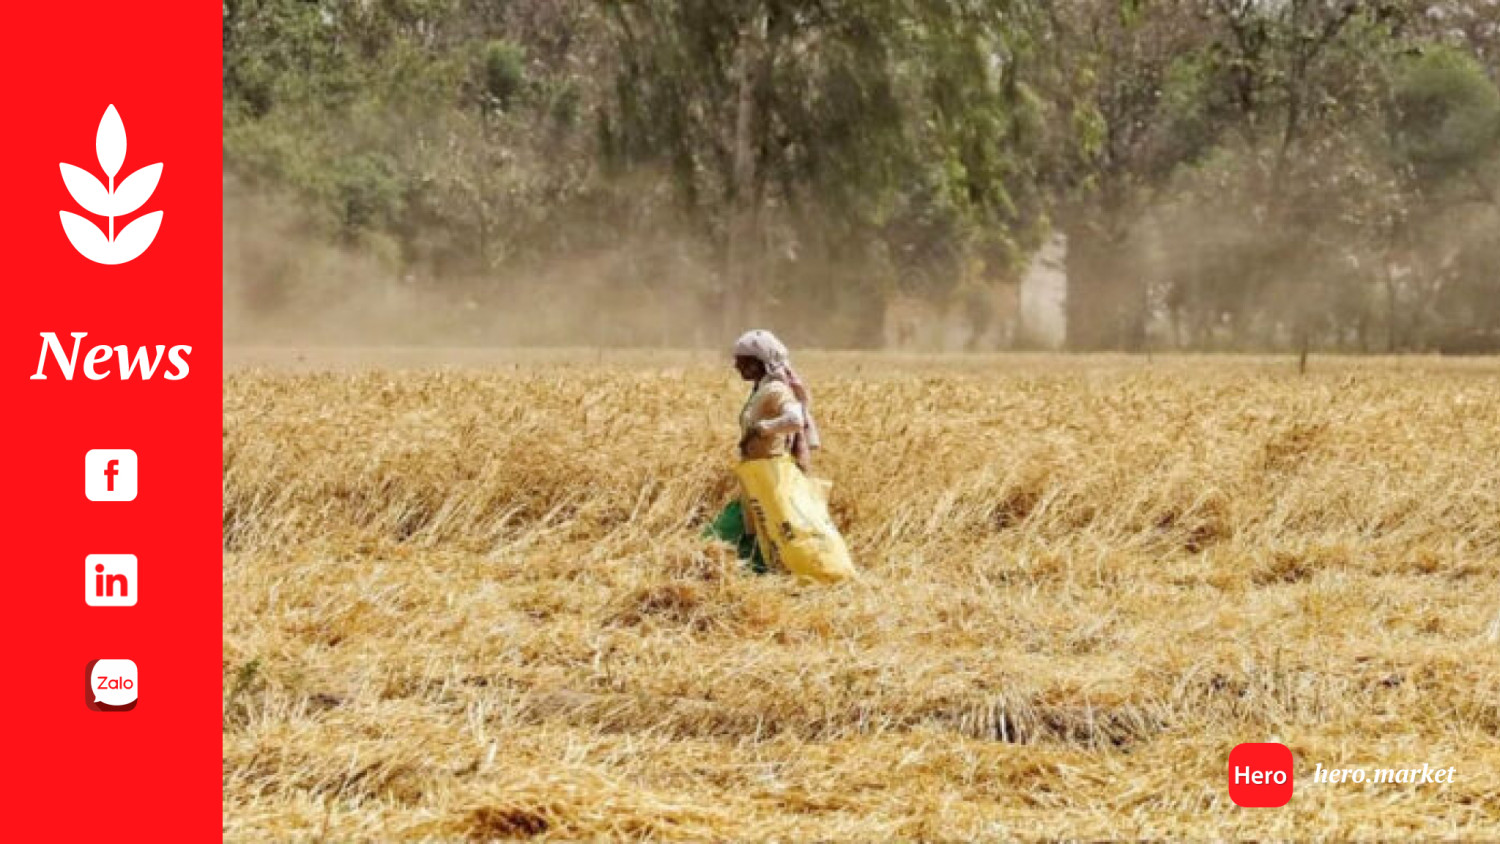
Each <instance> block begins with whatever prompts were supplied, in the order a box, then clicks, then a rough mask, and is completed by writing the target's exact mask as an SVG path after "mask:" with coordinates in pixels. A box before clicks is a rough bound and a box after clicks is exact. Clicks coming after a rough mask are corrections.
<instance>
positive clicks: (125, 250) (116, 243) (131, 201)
mask: <svg viewBox="0 0 1500 844" xmlns="http://www.w3.org/2000/svg"><path fill="white" fill-rule="evenodd" d="M94 151H95V152H96V153H97V154H98V156H99V167H100V169H102V170H103V171H104V175H105V176H107V177H109V186H108V187H105V185H104V183H102V182H100V181H99V179H98V178H97V177H95V176H94V174H92V173H90V172H89V171H87V170H84V169H83V168H81V167H74V166H73V165H71V164H59V165H58V167H59V168H60V169H61V170H62V178H63V184H64V185H66V186H67V188H68V193H70V194H72V196H73V201H74V202H77V203H78V204H79V205H81V206H83V210H85V211H87V212H89V213H90V214H95V215H98V216H100V217H108V218H109V234H108V236H106V235H105V233H104V232H102V231H100V230H99V227H98V226H97V225H95V224H94V223H92V222H90V221H88V220H86V219H84V218H83V217H80V216H79V215H77V214H70V213H68V212H67V211H59V212H58V214H59V216H60V217H61V219H62V227H63V231H64V232H65V233H66V234H67V235H68V241H69V242H71V243H72V244H73V248H74V249H77V250H78V252H79V254H81V255H83V257H85V258H87V259H89V260H90V261H93V262H94V263H96V264H123V263H125V262H126V261H133V260H135V259H136V258H138V257H140V255H141V253H142V252H145V251H146V249H147V247H149V246H150V245H151V242H152V241H153V240H155V239H156V232H157V230H158V229H160V228H161V217H162V212H160V211H153V212H151V213H150V214H144V215H142V216H140V217H137V218H136V219H134V220H132V221H131V222H130V225H128V226H126V227H125V229H124V230H123V231H121V232H120V234H119V236H116V235H115V218H116V217H124V216H126V215H127V214H133V213H135V212H136V211H137V210H139V209H140V207H141V206H142V205H145V204H146V200H148V199H150V198H151V194H152V193H154V192H155V191H156V184H157V182H159V181H161V170H162V165H161V164H160V163H157V164H152V165H151V166H149V167H142V168H141V169H139V170H137V171H135V172H134V173H131V174H130V175H129V176H127V177H125V181H124V182H121V183H120V186H119V187H118V188H116V187H115V174H116V173H118V172H120V166H121V165H122V164H124V163H125V124H124V123H123V122H122V121H121V120H120V113H119V112H118V111H115V107H114V106H113V105H111V106H110V107H109V108H107V109H105V110H104V116H103V117H102V118H100V119H99V131H98V132H97V133H96V134H95V135H94Z"/></svg>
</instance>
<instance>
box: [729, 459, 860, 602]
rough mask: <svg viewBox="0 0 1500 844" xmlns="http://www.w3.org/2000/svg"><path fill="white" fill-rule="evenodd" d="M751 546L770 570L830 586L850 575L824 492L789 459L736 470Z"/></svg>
mask: <svg viewBox="0 0 1500 844" xmlns="http://www.w3.org/2000/svg"><path fill="white" fill-rule="evenodd" d="M734 473H735V474H736V475H738V476H739V479H740V487H741V489H742V490H743V491H744V496H745V510H746V512H748V513H749V514H750V518H751V519H753V520H754V522H755V541H756V542H757V543H758V544H759V545H760V553H761V556H762V557H764V558H765V559H766V561H767V562H768V563H770V564H771V566H772V567H773V568H775V567H778V566H779V567H781V568H783V569H785V570H787V571H789V572H791V573H792V574H795V575H798V576H800V577H807V578H811V579H813V580H820V581H823V582H825V583H835V582H837V581H840V580H845V579H848V578H851V577H853V576H854V563H853V561H851V560H850V559H849V548H848V546H846V545H845V544H844V537H842V536H840V535H839V531H838V528H836V527H834V525H833V519H831V518H829V516H828V500H827V488H826V486H823V485H820V484H821V483H826V482H819V481H816V480H813V479H812V478H809V477H807V476H806V475H804V474H802V470H801V469H798V468H797V464H796V463H795V462H793V460H792V458H790V457H773V458H770V459H767V460H745V461H742V462H741V463H740V464H739V465H738V466H736V467H735V469H734Z"/></svg>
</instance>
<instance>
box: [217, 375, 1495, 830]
mask: <svg viewBox="0 0 1500 844" xmlns="http://www.w3.org/2000/svg"><path fill="white" fill-rule="evenodd" d="M229 357H230V364H229V367H228V371H227V373H226V376H225V384H224V391H225V396H224V404H225V412H224V428H225V431H224V461H225V468H224V594H225V598H224V631H225V632H224V829H225V837H226V839H227V840H231V841H245V842H250V841H257V842H258V841H490V840H507V839H535V840H578V839H605V838H608V839H637V840H724V841H728V840H735V841H767V840H780V841H789V840H809V839H818V840H839V841H873V840H887V839H905V840H919V839H920V840H960V839H962V840H972V839H1009V838H1015V837H1021V838H1041V837H1049V838H1050V837H1077V838H1101V837H1110V838H1142V837H1148V838H1180V837H1192V838H1204V837H1236V838H1240V837H1255V838H1284V837H1298V838H1302V837H1311V836H1326V837H1338V838H1345V837H1359V838H1393V837H1398V836H1400V837H1404V836H1407V835H1413V834H1418V835H1424V836H1433V837H1444V838H1452V837H1457V838H1467V839H1494V838H1497V837H1500V362H1497V361H1495V360H1469V361H1459V362H1452V361H1444V360H1439V359H1364V360H1355V359H1325V360H1319V359H1315V360H1314V362H1313V366H1312V368H1311V370H1310V372H1309V373H1308V374H1307V375H1306V376H1304V377H1299V376H1298V375H1297V373H1296V367H1295V362H1292V361H1288V360H1285V359H1261V358H1227V357H1224V358H1220V357H1207V356H1205V357H1180V358H1167V359H1163V358H1156V359H1152V360H1148V359H1145V358H1128V357H1085V358H1066V357H1061V356H1027V355H1011V356H989V357H973V358H962V357H946V358H945V357H934V358H920V357H903V356H897V355H889V354H887V355H882V354H852V353H851V354H809V355H803V356H800V358H799V364H800V368H801V369H802V371H803V375H804V377H805V378H806V380H807V381H808V382H809V385H810V386H811V387H812V389H813V390H814V395H815V399H816V402H817V405H816V409H817V411H818V414H819V421H820V424H821V426H822V428H823V431H824V438H825V447H824V451H823V452H822V453H821V454H820V455H819V456H818V459H817V464H816V469H817V473H818V474H820V475H822V476H825V477H828V478H831V479H832V480H833V482H834V488H833V494H832V507H833V511H834V515H835V518H836V520H837V521H838V522H839V524H840V525H841V526H843V528H844V531H845V535H846V537H847V539H848V541H849V544H850V548H851V551H852V552H853V554H854V557H855V559H856V562H857V564H858V565H859V566H860V568H861V577H860V579H859V580H858V581H857V582H854V583H849V584H844V585H841V586H837V587H832V588H829V587H812V586H805V585H799V584H797V583H795V582H793V581H791V580H789V579H787V578H785V577H777V576H754V575H750V574H747V573H745V572H743V571H742V570H741V569H740V567H739V565H738V563H737V562H736V561H735V560H734V558H733V556H732V554H731V553H729V552H728V551H727V550H725V549H723V548H721V547H719V546H716V545H715V544H713V543H711V542H709V541H706V540H703V539H701V538H699V530H700V528H701V526H702V524H703V523H704V521H705V520H706V519H707V518H708V517H709V516H710V515H711V514H712V513H714V512H716V511H717V509H718V508H719V507H720V506H721V505H722V504H723V503H724V502H725V500H726V499H727V498H728V496H729V495H730V494H731V492H732V485H731V475H730V466H731V460H732V458H733V448H734V444H735V442H736V440H737V435H736V434H737V432H736V427H735V424H736V423H735V419H736V414H737V412H738V410H739V406H740V404H741V402H742V401H743V399H744V389H745V388H744V386H743V385H742V384H741V383H740V382H738V381H737V380H736V378H735V376H734V374H733V372H732V371H731V370H730V368H729V366H728V360H727V358H725V357H723V356H714V355H708V354H697V355H691V354H685V353H675V354H666V353H663V354H650V353H645V352H637V353H614V354H601V353H593V352H571V353H509V354H505V353H481V352H464V353H460V352H452V353H441V352H425V353H424V352H412V353H404V354H403V353H400V352H389V353H380V354H372V353H361V352H342V353H339V352H320V353H307V354H291V353H263V352H253V351H251V352H244V353H240V354H235V353H231V354H230V355H229ZM1267 740H1275V741H1281V742H1284V743H1285V744H1287V745H1288V746H1290V747H1291V748H1292V750H1293V752H1294V753H1295V754H1296V759H1297V769H1296V776H1297V790H1296V794H1295V795H1294V797H1293V798H1292V801H1291V803H1290V804H1289V805H1288V806H1286V807H1284V808H1281V809H1241V808H1238V807H1236V806H1234V805H1233V804H1232V803H1231V802H1230V801H1229V799H1228V796H1227V793H1226V788H1225V771H1226V758H1227V755H1228V752H1229V750H1230V748H1232V747H1233V746H1234V745H1235V744H1237V743H1240V742H1246V741H1267ZM1424 763H1428V764H1431V765H1432V766H1433V767H1439V766H1442V767H1448V766H1452V767H1454V768H1455V769H1456V770H1455V774H1454V782H1453V783H1452V784H1443V785H1407V784H1401V785H1389V784H1381V785H1374V784H1353V783H1343V784H1319V783H1313V782H1312V771H1313V769H1314V767H1315V766H1316V765H1318V764H1321V765H1323V766H1324V767H1325V768H1327V767H1372V768H1373V767H1411V766H1415V767H1418V768H1420V767H1421V766H1422V765H1423V764H1424Z"/></svg>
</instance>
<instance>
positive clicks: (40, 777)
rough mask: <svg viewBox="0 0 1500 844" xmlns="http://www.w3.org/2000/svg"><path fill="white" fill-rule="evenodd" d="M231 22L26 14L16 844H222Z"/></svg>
mask: <svg viewBox="0 0 1500 844" xmlns="http://www.w3.org/2000/svg"><path fill="white" fill-rule="evenodd" d="M220 14H221V6H220V4H218V3H209V2H201V1H200V2H180V3H156V4H143V3H120V2H81V3H65V4H17V5H13V6H11V7H8V8H7V9H6V26H5V30H4V32H5V34H4V36H3V38H4V42H5V44H4V49H0V63H3V66H4V74H3V78H5V79H6V80H8V84H7V85H6V93H7V96H6V98H5V103H4V110H5V117H4V120H3V122H0V145H3V148H4V155H3V157H0V167H3V173H4V177H3V180H0V183H3V184H4V186H5V190H4V191H3V192H0V198H3V201H0V244H3V249H4V254H5V262H4V266H5V273H4V296H5V298H6V303H5V306H4V308H3V309H0V372H3V377H0V391H3V403H4V407H5V409H6V414H5V416H6V423H5V424H6V434H7V436H6V437H5V442H6V444H7V446H8V453H7V454H6V455H5V459H4V460H3V466H4V472H3V477H4V478H5V479H6V482H5V484H4V488H5V498H6V506H5V508H4V512H5V513H6V514H7V516H8V519H7V523H8V525H9V543H8V546H9V547H10V548H12V549H13V550H14V551H15V554H14V556H13V559H11V560H10V562H9V564H8V565H7V566H6V567H5V569H6V571H7V588H6V590H5V594H6V596H7V597H8V599H9V601H8V604H9V605H8V607H7V608H6V611H5V612H4V613H3V617H4V619H5V621H4V623H5V633H6V637H5V638H6V653H7V656H6V660H5V662H6V667H7V672H6V673H7V676H8V678H9V680H8V686H9V689H8V690H7V691H6V693H5V694H3V695H0V700H3V704H0V705H3V706H4V716H5V721H4V723H5V725H6V736H7V745H8V746H7V748H6V750H7V753H6V756H7V758H8V759H9V760H10V775H9V776H7V777H6V781H7V786H6V792H7V793H6V804H7V805H8V806H9V807H11V812H10V813H9V815H10V818H9V820H8V823H7V829H6V836H5V837H6V838H7V839H9V840H15V841H43V840H48V841H71V840H86V839H87V840H92V839H95V838H98V837H100V836H103V837H106V838H109V839H111V840H116V841H118V840H127V841H162V840H171V841H204V840H209V839H211V838H214V837H217V836H219V835H220V831H221V830H222V822H221V819H220V816H221V810H220V806H221V805H222V798H221V782H222V776H221V773H220V764H221V762H220V760H221V753H220V745H221V739H220V735H221V731H220V724H221V715H220V710H221V703H220V702H221V695H220V688H221V667H220V666H221V659H220V653H221V648H222V605H223V601H222V595H221V590H222V586H221V584H222V578H221V570H222V557H221V542H220V525H221V427H222V411H221V383H222V351H221V350H222V304H221V299H222V280H221V275H222V213H223V212H222V197H221V194H222V184H223V181H222V178H223V177H222V167H221V154H222V138H221V128H220V127H221V116H222V112H221V105H220V102H221V87H220V78H221V27H220Z"/></svg>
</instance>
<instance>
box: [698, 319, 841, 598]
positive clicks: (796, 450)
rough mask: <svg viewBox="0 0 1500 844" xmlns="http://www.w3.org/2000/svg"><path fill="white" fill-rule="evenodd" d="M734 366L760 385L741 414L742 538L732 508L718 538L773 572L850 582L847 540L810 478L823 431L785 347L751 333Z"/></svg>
mask: <svg viewBox="0 0 1500 844" xmlns="http://www.w3.org/2000/svg"><path fill="white" fill-rule="evenodd" d="M734 366H735V369H737V370H739V373H740V377H742V378H744V379H745V380H746V381H749V382H751V383H752V384H754V385H755V386H754V388H753V389H752V390H751V392H750V398H749V399H748V400H747V401H746V402H745V407H744V409H743V410H741V411H740V463H739V465H738V466H737V467H736V468H735V474H736V475H738V476H739V479H740V487H741V496H740V501H739V502H737V503H739V504H740V505H741V511H742V519H743V525H742V533H741V535H740V536H735V535H733V534H734V531H733V530H732V526H730V525H726V524H725V522H726V520H727V519H728V518H730V517H731V513H730V512H729V511H730V510H732V509H733V507H734V505H733V504H731V505H730V508H729V509H728V510H726V512H725V513H724V514H722V515H721V516H720V518H719V520H717V521H716V522H715V526H714V529H713V532H714V533H715V535H717V536H719V537H720V538H723V539H729V540H737V541H739V543H740V548H741V550H742V552H743V551H744V550H746V547H747V545H749V546H750V548H751V549H753V551H754V552H758V555H755V556H758V557H759V558H760V560H761V561H763V564H764V565H766V566H767V567H769V568H771V569H784V570H786V571H790V572H791V573H792V574H795V575H798V576H801V577H806V578H810V579H813V580H820V581H838V580H843V579H845V578H848V577H851V576H853V574H854V566H853V564H852V562H850V560H849V551H848V549H847V548H846V547H845V545H844V539H843V537H842V536H840V535H839V532H838V529H837V528H835V527H834V525H833V521H832V520H831V519H830V518H829V517H828V506H827V500H826V495H827V493H826V487H825V486H823V485H821V484H819V483H818V482H817V481H814V480H813V479H811V478H810V477H808V475H807V472H808V470H809V468H810V464H811V458H812V451H813V450H814V449H816V448H818V447H819V446H820V442H819V438H818V427H817V424H816V423H815V422H814V421H813V418H812V412H811V398H810V396H809V395H808V392H807V387H806V385H804V384H803V383H802V379H800V378H798V377H797V372H796V370H794V369H792V365H791V361H790V360H789V359H788V355H787V349H786V346H785V345H783V344H782V342H781V341H780V340H778V339H776V336H775V335H774V334H772V333H771V332H769V331H764V330H760V329H757V330H755V331H750V332H747V333H745V334H744V335H743V336H741V337H740V339H739V340H738V341H737V342H736V343H735V344H734ZM751 538H753V545H750V539H751ZM752 560H753V557H752ZM757 570H760V567H759V566H757Z"/></svg>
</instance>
